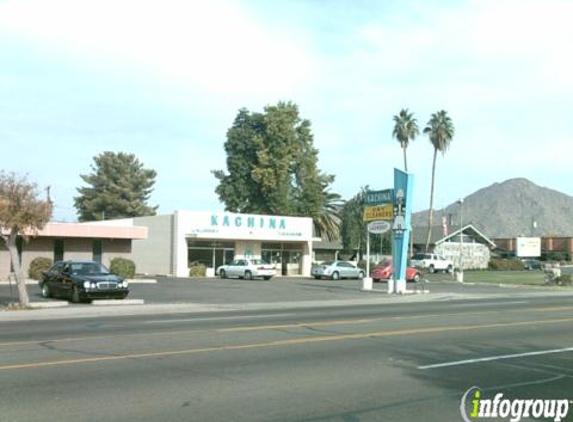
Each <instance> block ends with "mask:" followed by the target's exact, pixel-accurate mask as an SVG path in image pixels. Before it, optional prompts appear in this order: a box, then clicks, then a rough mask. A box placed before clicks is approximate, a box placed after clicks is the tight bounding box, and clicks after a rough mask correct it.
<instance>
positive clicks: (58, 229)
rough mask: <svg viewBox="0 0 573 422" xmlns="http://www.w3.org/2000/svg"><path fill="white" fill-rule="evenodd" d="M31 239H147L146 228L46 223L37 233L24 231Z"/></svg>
mask: <svg viewBox="0 0 573 422" xmlns="http://www.w3.org/2000/svg"><path fill="white" fill-rule="evenodd" d="M26 234H27V235H28V236H33V237H73V238H88V239H131V240H143V239H147V227H141V226H129V225H122V226H119V225H104V224H85V223H84V224H82V223H48V224H46V226H45V227H44V228H43V229H42V230H39V231H38V232H37V233H32V232H31V231H26Z"/></svg>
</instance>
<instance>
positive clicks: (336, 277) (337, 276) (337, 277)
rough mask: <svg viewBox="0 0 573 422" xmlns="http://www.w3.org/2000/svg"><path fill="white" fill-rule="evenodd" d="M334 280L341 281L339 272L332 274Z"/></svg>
mask: <svg viewBox="0 0 573 422" xmlns="http://www.w3.org/2000/svg"><path fill="white" fill-rule="evenodd" d="M331 277H332V279H333V280H339V279H340V274H338V271H335V272H333V273H332V276H331Z"/></svg>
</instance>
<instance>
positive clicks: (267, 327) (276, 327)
mask: <svg viewBox="0 0 573 422" xmlns="http://www.w3.org/2000/svg"><path fill="white" fill-rule="evenodd" d="M389 319H394V318H365V319H347V320H342V321H321V322H296V323H293V324H276V325H257V326H252V327H232V328H219V329H217V331H218V332H220V333H232V332H235V331H257V330H280V329H283V328H304V327H327V326H331V325H352V324H367V323H369V322H377V321H380V320H389Z"/></svg>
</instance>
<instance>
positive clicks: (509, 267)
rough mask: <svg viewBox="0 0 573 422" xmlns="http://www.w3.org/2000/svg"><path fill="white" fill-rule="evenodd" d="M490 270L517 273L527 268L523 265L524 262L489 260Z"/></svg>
mask: <svg viewBox="0 0 573 422" xmlns="http://www.w3.org/2000/svg"><path fill="white" fill-rule="evenodd" d="M488 268H489V269H490V270H498V271H516V270H523V269H525V266H524V265H523V262H521V261H519V260H517V259H498V258H492V259H490V260H489V263H488Z"/></svg>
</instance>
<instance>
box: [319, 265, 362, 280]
mask: <svg viewBox="0 0 573 422" xmlns="http://www.w3.org/2000/svg"><path fill="white" fill-rule="evenodd" d="M310 272H311V274H312V276H313V277H314V278H316V279H317V280H319V279H321V278H322V277H326V278H331V279H333V280H338V279H341V278H359V279H362V278H364V274H365V273H364V270H363V269H362V268H358V267H356V266H355V265H354V264H351V263H350V262H346V261H325V262H323V263H322V264H317V265H313V267H312V269H311V271H310Z"/></svg>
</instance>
